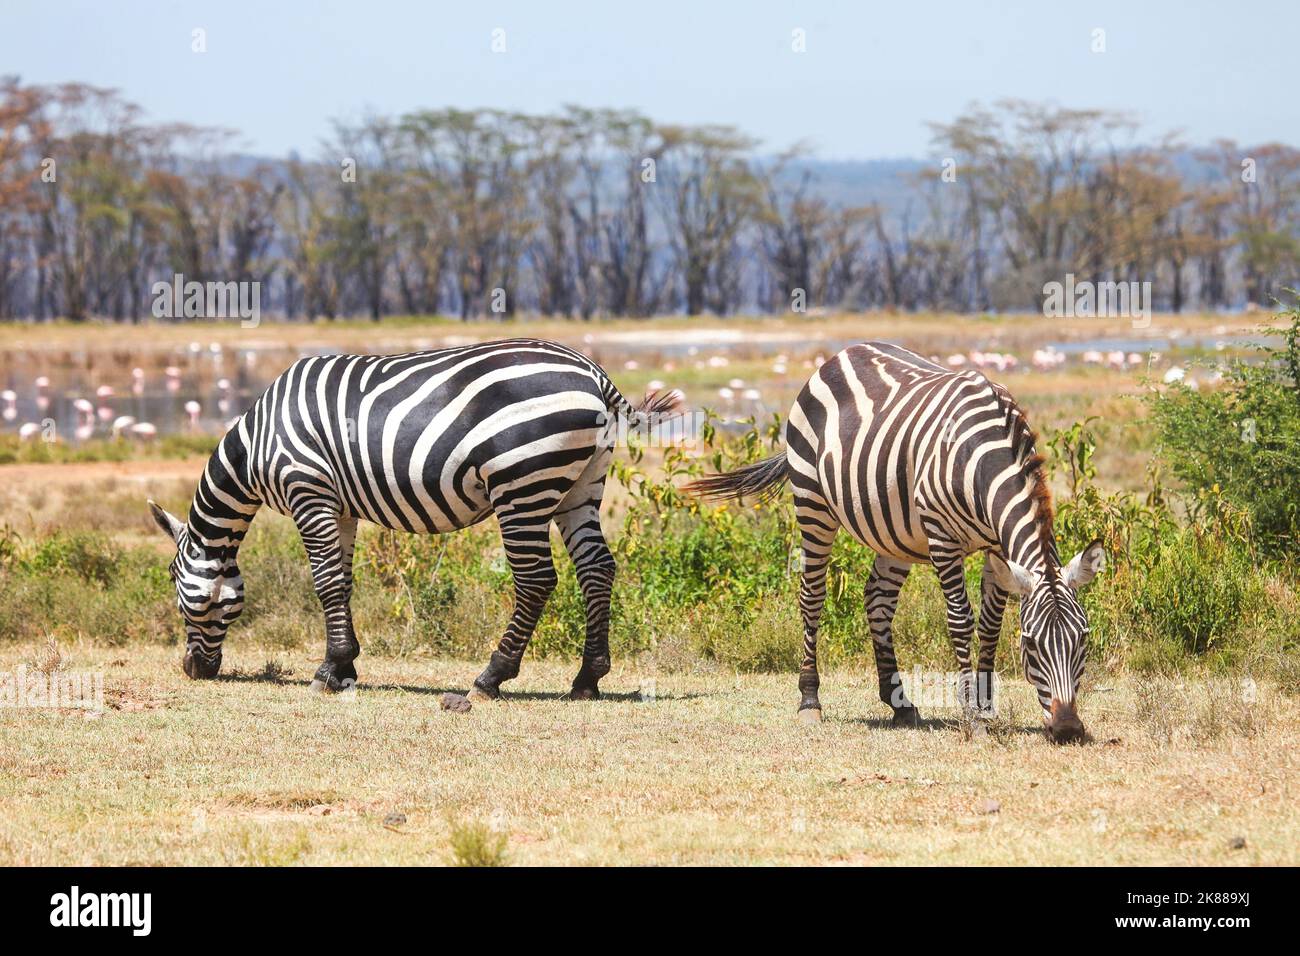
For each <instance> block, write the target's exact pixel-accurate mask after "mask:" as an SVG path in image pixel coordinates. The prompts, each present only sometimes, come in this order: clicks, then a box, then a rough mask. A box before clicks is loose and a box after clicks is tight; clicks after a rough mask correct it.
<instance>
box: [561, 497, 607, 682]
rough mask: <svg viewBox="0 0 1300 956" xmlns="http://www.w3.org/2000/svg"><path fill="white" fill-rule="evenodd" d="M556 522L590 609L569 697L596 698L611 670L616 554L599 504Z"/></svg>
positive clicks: (572, 512) (583, 506) (569, 512)
mask: <svg viewBox="0 0 1300 956" xmlns="http://www.w3.org/2000/svg"><path fill="white" fill-rule="evenodd" d="M555 523H556V524H557V525H558V526H559V528H560V534H561V535H563V536H564V547H565V549H566V550H567V551H568V552H569V557H571V558H572V559H573V565H574V568H575V569H576V570H577V574H578V586H579V587H580V588H582V599H583V602H584V603H585V604H586V608H587V631H586V639H585V641H584V642H583V645H582V667H581V669H579V671H578V676H577V677H575V678H574V679H573V688H572V690H570V691H569V697H570V698H571V699H573V700H596V699H598V698H599V697H600V688H599V687H598V686H597V684H598V683H599V681H600V679H601V678H602V677H604V676H605V675H606V674H608V673H609V668H610V660H609V596H610V592H611V591H612V590H613V587H614V570H615V568H614V556H613V555H612V554H611V553H610V551H609V545H608V544H607V543H606V542H605V535H604V533H603V532H602V531H601V527H600V511H599V507H598V504H591V503H588V504H585V505H582V506H581V507H578V508H575V509H574V510H572V511H566V512H565V513H564V514H562V515H557V516H556V518H555Z"/></svg>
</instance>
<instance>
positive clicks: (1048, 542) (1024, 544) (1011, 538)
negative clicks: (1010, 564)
mask: <svg viewBox="0 0 1300 956" xmlns="http://www.w3.org/2000/svg"><path fill="white" fill-rule="evenodd" d="M1030 504H1031V507H1033V511H1032V512H1031V513H1029V514H1026V513H1025V511H1024V509H1023V508H1010V509H1007V510H1006V511H1005V512H1004V513H1003V514H1002V515H1001V521H1000V522H998V524H997V526H996V527H995V529H994V534H995V537H996V538H997V540H998V543H999V544H1000V545H1001V551H1002V556H1003V557H1004V558H1007V559H1009V560H1011V561H1014V562H1015V563H1016V564H1018V565H1020V566H1021V567H1023V568H1027V569H1028V570H1030V571H1033V572H1034V573H1036V574H1040V575H1046V574H1052V573H1057V572H1059V571H1060V567H1061V559H1060V557H1059V556H1058V555H1057V553H1056V534H1055V532H1054V530H1053V529H1052V517H1051V511H1050V510H1048V509H1041V508H1039V507H1038V506H1037V505H1036V504H1034V502H1033V500H1032V499H1031V502H1030Z"/></svg>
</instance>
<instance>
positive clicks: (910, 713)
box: [893, 707, 921, 727]
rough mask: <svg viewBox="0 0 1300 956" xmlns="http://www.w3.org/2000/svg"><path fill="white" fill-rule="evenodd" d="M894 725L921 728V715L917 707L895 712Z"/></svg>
mask: <svg viewBox="0 0 1300 956" xmlns="http://www.w3.org/2000/svg"><path fill="white" fill-rule="evenodd" d="M893 724H894V726H895V727H919V726H921V715H920V714H919V713H918V712H917V710H916V708H915V707H899V708H897V709H896V710H895V711H894V720H893Z"/></svg>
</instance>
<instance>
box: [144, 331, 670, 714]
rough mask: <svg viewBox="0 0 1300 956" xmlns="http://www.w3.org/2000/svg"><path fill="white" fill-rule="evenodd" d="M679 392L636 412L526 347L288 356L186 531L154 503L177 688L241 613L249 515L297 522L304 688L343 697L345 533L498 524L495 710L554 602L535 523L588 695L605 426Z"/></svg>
mask: <svg viewBox="0 0 1300 956" xmlns="http://www.w3.org/2000/svg"><path fill="white" fill-rule="evenodd" d="M679 400H680V393H677V392H669V393H668V394H667V395H665V396H662V397H660V396H654V395H651V396H647V398H646V400H645V402H644V403H643V404H642V405H641V406H640V407H638V408H633V406H632V405H630V404H629V403H628V402H627V400H626V399H624V398H623V396H622V395H620V394H619V391H618V389H617V388H615V387H614V384H613V383H612V382H611V381H610V379H609V376H608V375H606V374H605V372H604V370H603V369H601V368H600V366H598V365H597V364H596V363H594V362H592V361H591V360H590V359H588V358H586V357H585V356H583V355H581V354H579V353H577V352H575V351H573V350H572V349H568V348H565V347H564V346H562V345H556V344H554V343H551V342H543V341H538V340H535V339H514V340H510V341H504V342H488V343H484V344H479V345H469V346H465V347H463V348H450V349H443V350H441V351H435V352H412V353H409V354H405V355H329V356H317V357H312V358H305V359H300V360H299V361H297V362H295V363H294V364H293V365H292V366H290V367H289V369H288V370H287V371H285V372H284V373H283V374H282V375H280V377H279V378H277V379H276V380H275V381H274V382H272V383H271V385H270V387H269V388H268V389H267V390H266V392H265V394H263V395H262V397H261V398H259V399H258V400H257V401H256V402H255V403H254V404H253V406H252V407H251V408H249V409H248V411H246V412H245V413H244V414H243V415H241V416H240V417H239V419H238V420H237V421H236V422H235V423H234V425H233V426H232V427H231V428H230V430H229V431H228V432H227V433H226V436H225V437H224V438H223V439H222V440H221V443H220V445H219V446H218V447H217V450H216V451H215V452H213V454H212V457H211V458H210V459H209V460H208V464H207V467H206V468H205V469H204V472H203V477H202V478H201V479H200V481H199V486H198V490H197V492H196V493H195V495H194V502H193V504H192V505H191V507H190V513H189V520H188V521H186V522H182V521H180V520H179V519H177V518H175V517H173V516H172V515H170V514H168V513H167V512H166V511H164V510H163V509H162V508H160V507H158V506H157V505H156V504H154V503H153V502H152V501H150V502H149V508H150V510H151V511H152V513H153V517H154V520H155V521H156V522H157V523H158V525H159V527H161V528H162V530H163V531H164V532H166V533H167V534H168V535H169V536H170V537H171V538H172V540H173V541H175V542H176V558H175V559H174V560H173V561H172V563H171V568H170V570H171V575H172V579H173V580H174V581H175V583H176V599H177V605H178V606H179V608H180V611H181V615H182V617H183V618H184V621H185V633H186V650H185V657H184V661H183V667H184V670H185V673H186V674H187V675H189V676H190V677H193V678H202V677H215V676H216V674H217V672H218V670H219V669H220V667H221V646H222V641H223V639H224V638H225V635H226V630H227V628H229V627H230V624H231V622H233V621H234V620H235V618H237V617H238V616H239V613H240V611H241V610H242V609H243V606H244V582H243V579H242V578H241V577H240V575H239V566H238V564H237V563H236V557H237V555H238V552H239V545H240V543H241V542H242V541H243V540H244V535H245V534H246V533H247V531H248V526H249V523H250V522H251V521H252V520H253V517H254V515H255V514H256V513H257V510H258V509H259V508H261V507H262V506H263V505H266V506H268V507H270V508H272V509H273V510H275V511H278V512H279V513H280V514H283V515H288V516H289V517H290V518H292V519H293V521H294V523H295V524H296V525H297V527H298V530H299V532H300V533H301V535H302V540H303V544H304V546H305V547H306V551H307V557H308V559H309V561H310V564H311V573H312V582H313V584H314V586H315V590H316V594H317V596H318V597H319V598H320V602H321V605H322V607H323V608H324V611H325V660H324V662H323V663H322V664H321V665H320V668H319V669H318V670H317V671H316V676H315V680H314V681H313V682H312V688H313V689H315V690H339V689H340V688H341V687H343V686H345V685H347V684H348V683H349V682H355V680H356V676H357V672H356V668H355V667H354V666H353V661H354V659H355V658H356V657H357V655H358V654H360V653H361V646H360V644H358V643H357V639H356V636H355V634H354V633H353V629H352V613H351V609H350V602H351V597H352V555H353V546H354V544H355V542H356V533H357V522H358V521H359V520H360V519H363V518H364V519H365V520H367V521H373V522H374V523H375V524H378V525H381V526H383V527H385V528H392V529H395V530H401V531H410V532H416V533H441V532H447V531H453V530H456V529H458V528H465V527H468V526H469V525H472V524H474V523H476V522H478V521H482V520H483V519H484V518H486V517H487V516H488V515H490V514H495V515H496V517H497V521H498V522H499V523H500V526H501V538H502V541H503V543H504V546H505V553H506V559H507V560H508V562H509V564H510V570H511V572H512V573H513V576H514V585H515V606H514V612H513V614H512V616H511V618H510V624H509V626H508V627H507V628H506V632H505V636H504V637H502V639H501V642H500V644H499V646H498V647H497V649H496V651H495V652H494V653H493V654H492V657H491V661H490V663H489V664H488V666H487V668H486V669H485V670H484V671H483V673H482V674H480V675H479V677H478V678H477V679H476V680H475V681H474V690H473V691H471V696H473V697H478V698H480V699H482V698H496V697H498V696H500V689H499V688H500V685H501V682H502V681H506V680H509V679H510V678H512V677H514V676H515V675H516V674H518V673H519V662H520V659H521V658H522V657H523V654H524V649H525V648H526V646H527V644H528V639H529V638H530V637H531V636H532V633H533V629H534V627H535V626H536V624H537V620H538V617H539V616H540V615H541V612H542V607H543V605H545V603H546V600H547V598H548V597H549V596H550V594H551V591H552V590H553V589H554V588H555V584H556V575H555V567H554V565H553V563H552V561H551V542H550V526H551V522H555V524H556V525H557V526H558V527H559V530H560V533H561V535H562V537H563V539H564V544H565V547H566V549H567V550H568V552H569V555H570V557H572V558H573V562H574V564H575V566H576V569H577V577H578V583H579V585H580V587H581V589H582V593H583V598H584V600H585V602H586V608H587V621H586V627H587V630H586V641H585V644H584V646H583V651H582V667H581V669H580V670H579V672H578V675H577V677H576V678H575V679H574V681H573V689H572V696H573V697H575V698H595V697H599V696H600V692H599V690H598V688H597V683H598V681H599V680H600V678H602V677H603V676H604V675H605V674H607V673H608V672H609V667H610V660H609V639H608V638H609V599H610V589H611V587H612V584H613V580H614V558H613V556H612V555H611V554H610V551H609V547H608V546H607V545H606V543H605V538H604V536H603V534H602V533H601V527H600V502H601V496H602V494H603V493H604V488H605V476H606V473H607V471H608V469H609V463H610V458H611V456H612V454H613V444H614V437H615V434H616V432H615V430H614V429H613V428H611V427H610V426H611V424H612V423H613V422H620V423H628V424H630V425H632V426H633V427H636V426H638V425H642V424H644V422H645V421H646V419H647V417H648V416H650V415H657V414H670V413H672V412H673V411H674V410H675V409H676V406H677V403H678V401H679Z"/></svg>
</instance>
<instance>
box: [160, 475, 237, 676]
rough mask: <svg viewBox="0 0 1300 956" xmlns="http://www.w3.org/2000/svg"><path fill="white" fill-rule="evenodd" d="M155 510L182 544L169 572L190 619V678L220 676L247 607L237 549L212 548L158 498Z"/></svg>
mask: <svg viewBox="0 0 1300 956" xmlns="http://www.w3.org/2000/svg"><path fill="white" fill-rule="evenodd" d="M149 511H150V513H151V514H152V515H153V520H154V521H155V522H157V524H158V527H159V528H161V529H162V530H163V533H164V534H166V535H167V536H168V537H169V538H171V539H172V541H174V542H176V557H175V558H173V559H172V563H171V565H170V566H169V567H168V571H169V572H170V573H171V576H172V581H173V582H174V583H175V584H176V606H177V608H179V609H180V612H181V617H182V618H183V619H184V621H185V658H184V661H183V662H182V664H181V667H182V668H183V669H184V671H185V673H186V675H188V676H189V677H193V678H201V677H216V676H217V672H218V671H219V670H221V642H222V641H223V640H225V637H226V629H227V628H229V627H230V625H231V624H232V623H234V620H235V618H237V617H239V613H240V612H241V611H242V610H243V609H244V579H243V578H241V577H240V576H239V566H238V565H237V564H236V563H235V557H234V551H233V549H230V548H210V547H208V546H207V545H205V544H204V543H203V541H202V540H201V539H200V538H199V537H198V536H197V535H194V534H192V533H191V531H190V528H189V526H188V525H187V524H185V523H184V522H182V521H180V520H179V519H178V518H176V517H175V516H174V515H171V514H168V513H167V512H166V511H164V510H163V509H162V508H160V507H158V505H156V504H154V503H153V502H152V501H150V502H149Z"/></svg>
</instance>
